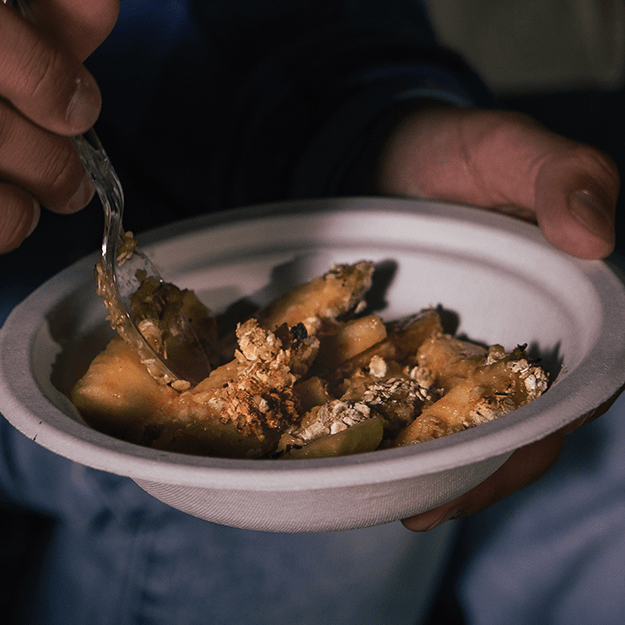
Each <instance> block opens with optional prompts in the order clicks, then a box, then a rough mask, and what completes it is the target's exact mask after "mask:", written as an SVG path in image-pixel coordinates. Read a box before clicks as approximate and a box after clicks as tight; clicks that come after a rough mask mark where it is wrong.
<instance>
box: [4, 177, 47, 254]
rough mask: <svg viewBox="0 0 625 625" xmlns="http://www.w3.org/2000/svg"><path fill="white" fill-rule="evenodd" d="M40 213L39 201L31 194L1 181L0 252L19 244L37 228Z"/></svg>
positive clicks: (9, 249) (7, 250)
mask: <svg viewBox="0 0 625 625" xmlns="http://www.w3.org/2000/svg"><path fill="white" fill-rule="evenodd" d="M39 215H40V209H39V203H38V202H37V201H36V200H35V199H33V197H32V196H31V195H29V194H28V193H26V192H25V191H23V190H22V189H19V188H17V187H15V186H13V185H9V184H5V183H0V254H4V253H5V252H10V251H11V250H13V249H15V248H16V247H18V246H19V245H20V243H22V241H23V240H24V239H25V238H26V237H27V236H28V235H29V234H31V233H32V231H33V230H34V229H35V226H36V225H37V223H38V221H39Z"/></svg>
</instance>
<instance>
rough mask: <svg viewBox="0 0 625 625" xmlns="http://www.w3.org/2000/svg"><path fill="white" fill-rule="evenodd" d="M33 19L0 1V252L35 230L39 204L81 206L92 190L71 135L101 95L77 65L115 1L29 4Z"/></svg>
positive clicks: (103, 28) (93, 112) (89, 121)
mask: <svg viewBox="0 0 625 625" xmlns="http://www.w3.org/2000/svg"><path fill="white" fill-rule="evenodd" d="M31 4H32V6H31V9H32V12H33V18H34V21H35V24H31V23H29V22H27V21H26V20H25V19H23V18H22V17H21V16H20V15H19V13H18V12H17V11H16V10H14V9H13V8H11V7H9V6H7V5H5V4H4V3H0V252H7V251H9V250H11V249H14V248H15V247H17V246H18V245H20V243H21V242H22V241H23V240H24V238H26V237H27V236H28V235H29V234H30V233H31V232H32V230H33V229H34V227H35V226H36V224H37V221H38V219H39V213H40V206H42V205H43V206H45V207H46V208H49V209H51V210H53V211H56V212H60V213H63V212H65V213H67V212H73V211H76V210H79V209H80V208H83V207H84V206H85V205H86V204H87V203H88V202H89V200H90V198H91V197H92V195H93V187H92V185H91V182H90V181H89V179H88V177H87V176H86V175H85V172H84V170H83V168H82V165H81V164H80V161H79V159H78V156H77V155H76V152H75V150H74V149H73V147H72V145H71V142H70V140H69V137H70V136H72V135H76V134H80V133H82V132H84V131H86V130H87V129H89V128H90V127H91V126H92V125H93V123H94V122H95V120H96V119H97V117H98V114H99V110H100V93H99V90H98V87H97V85H96V83H95V80H94V79H93V77H92V76H91V75H90V74H89V72H88V71H87V70H86V69H85V68H84V67H83V65H82V61H83V60H84V58H85V57H86V56H87V55H88V54H89V53H90V52H91V51H92V50H93V49H94V48H95V47H97V45H98V44H99V43H100V42H101V41H102V39H104V37H105V36H106V35H107V34H108V32H109V31H110V29H111V28H112V26H113V24H114V22H115V18H116V15H117V8H118V7H117V0H101V1H100V2H89V3H84V2H80V1H79V0H45V1H44V0H42V1H41V2H37V3H31Z"/></svg>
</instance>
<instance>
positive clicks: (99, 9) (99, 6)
mask: <svg viewBox="0 0 625 625" xmlns="http://www.w3.org/2000/svg"><path fill="white" fill-rule="evenodd" d="M30 11H31V13H32V15H33V19H34V21H35V23H36V24H37V28H38V30H40V31H44V32H46V33H47V34H48V36H49V37H50V39H51V40H53V41H54V42H56V43H57V44H58V45H60V46H61V47H63V48H65V50H67V51H68V52H71V53H72V54H73V55H74V56H75V57H76V58H77V59H79V60H80V61H84V60H85V59H86V58H87V57H88V56H89V55H90V54H91V53H92V52H93V51H94V50H95V49H96V48H97V47H98V46H99V45H100V44H101V43H102V42H103V41H104V39H105V38H106V36H107V35H108V34H109V33H110V32H111V30H112V29H113V26H114V25H115V22H116V20H117V16H118V13H119V0H90V1H89V2H85V0H46V1H45V2H42V1H41V0H40V1H39V2H33V3H31V4H30Z"/></svg>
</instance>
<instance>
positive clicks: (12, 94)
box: [0, 4, 101, 135]
mask: <svg viewBox="0 0 625 625" xmlns="http://www.w3.org/2000/svg"><path fill="white" fill-rule="evenodd" d="M0 96H1V97H2V98H4V99H5V100H8V101H9V102H11V103H12V104H13V106H15V108H16V109H17V110H19V111H20V112H21V113H23V114H24V115H25V116H26V117H28V118H29V119H31V120H32V121H33V122H35V123H36V124H38V125H40V126H42V127H43V128H46V129H48V130H50V131H52V132H55V133H58V134H62V135H76V134H80V133H82V132H85V131H86V130H88V129H89V128H90V127H91V126H92V125H93V124H94V123H95V121H96V119H97V117H98V114H99V112H100V106H101V97H100V91H99V89H98V86H97V84H96V82H95V80H94V79H93V77H92V76H91V74H89V72H88V71H87V70H86V69H85V68H84V67H83V66H82V65H81V63H80V62H79V60H78V59H77V58H75V57H74V56H73V55H72V54H70V53H68V52H64V51H62V50H59V48H58V47H56V46H54V45H52V44H51V43H50V42H49V41H48V40H47V39H45V38H42V37H41V35H40V34H39V33H38V31H37V30H36V29H35V27H34V26H32V25H31V24H28V23H27V22H25V21H24V20H23V19H22V18H21V17H20V16H19V15H17V14H16V13H15V12H14V11H13V10H11V9H9V8H8V7H7V6H5V5H4V4H0Z"/></svg>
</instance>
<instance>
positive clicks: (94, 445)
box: [0, 199, 625, 532]
mask: <svg viewBox="0 0 625 625" xmlns="http://www.w3.org/2000/svg"><path fill="white" fill-rule="evenodd" d="M140 244H141V245H142V247H144V248H145V249H146V250H147V251H148V252H149V254H150V255H151V256H152V258H153V260H154V262H155V264H156V265H157V266H159V267H160V268H161V270H162V273H163V274H164V276H165V277H166V279H168V280H170V281H173V282H175V283H177V284H179V285H180V286H183V287H188V288H192V289H194V290H195V291H196V292H197V293H198V294H199V295H200V297H201V298H202V299H203V300H204V301H205V302H206V303H207V304H208V305H209V306H210V307H211V308H212V309H213V310H215V311H219V310H221V309H224V308H225V307H226V306H227V305H228V304H230V303H231V302H233V301H236V300H238V299H239V298H242V297H245V296H248V297H250V298H251V299H254V300H256V301H257V302H258V303H264V302H265V301H267V300H269V299H272V298H273V297H274V296H275V295H276V294H277V292H279V291H282V290H285V289H287V288H289V287H291V286H293V285H295V284H297V283H299V282H301V281H303V280H305V279H307V278H310V277H312V276H315V275H318V274H320V273H322V272H324V271H326V270H327V269H328V268H329V267H330V265H332V264H333V263H335V262H353V261H358V260H362V259H371V260H374V261H375V262H376V263H379V264H380V266H381V267H382V268H386V270H387V271H386V273H384V272H382V273H383V275H386V276H387V278H389V280H390V284H388V289H387V290H386V291H385V293H384V296H385V299H386V302H387V305H386V307H385V308H384V310H382V312H381V314H382V316H383V317H385V318H387V319H393V318H396V317H399V316H402V315H405V314H409V313H413V312H415V311H417V310H418V309H420V308H423V307H426V306H429V305H433V306H437V305H439V304H440V305H442V306H443V307H444V308H445V309H446V310H449V311H452V312H453V313H456V314H457V316H458V322H459V326H458V332H459V333H462V334H466V335H467V336H468V337H470V338H472V339H475V340H478V341H483V342H485V343H501V344H503V345H504V346H505V347H506V348H507V349H510V348H512V347H514V346H516V345H517V344H518V343H528V344H529V351H530V353H531V354H534V355H536V354H540V355H542V356H543V358H544V364H545V366H546V367H547V368H548V369H550V370H551V372H552V374H555V373H557V372H558V371H559V369H560V366H562V372H561V373H560V375H559V376H558V379H557V381H556V382H555V383H554V384H553V386H552V387H551V388H550V389H549V391H548V392H547V393H546V394H545V395H543V396H542V397H541V398H539V399H538V400H537V401H535V402H533V403H531V404H530V405H528V406H525V407H523V408H521V409H519V410H517V411H515V412H513V413H511V414H509V415H506V416H505V417H502V418H500V419H498V420H496V421H494V422H491V423H488V424H484V425H481V426H479V427H477V428H474V429H472V430H468V431H466V432H461V433H459V434H454V435H452V436H448V437H446V438H443V439H439V440H436V441H431V442H427V443H422V444H419V445H413V446H411V447H405V448H401V449H390V450H385V451H376V452H372V453H367V454H360V455H355V456H348V457H341V458H332V459H321V460H297V461H295V460H294V461H269V460H226V459H214V458H203V457H195V456H188V455H182V454H175V453H170V452H162V451H156V450H152V449H147V448H144V447H140V446H136V445H133V444H130V443H126V442H124V441H120V440H117V439H114V438H111V437H109V436H106V435H104V434H101V433H99V432H97V431H95V430H93V429H91V428H89V427H87V426H86V425H84V424H83V422H82V421H81V418H80V416H79V415H78V414H77V412H76V410H75V409H74V407H73V406H72V405H71V404H70V402H69V401H68V399H67V396H66V394H65V393H66V392H67V390H68V389H69V388H70V387H71V385H72V384H73V382H74V381H75V380H76V379H77V378H78V377H79V376H80V375H81V374H82V373H83V372H84V371H85V370H86V367H87V365H88V363H89V361H90V360H91V358H92V357H93V356H94V355H95V354H96V353H97V351H99V349H101V348H102V347H103V346H104V344H105V343H106V341H107V340H108V338H109V337H110V336H111V332H110V329H109V328H108V326H107V323H106V321H105V319H104V318H105V310H104V307H103V304H102V302H101V301H100V299H99V298H98V297H97V296H96V295H95V285H94V281H93V265H94V263H95V256H93V257H89V258H86V259H84V260H82V261H80V262H78V263H77V264H75V265H73V266H72V267H70V268H68V269H66V270H65V271H63V272H61V273H60V274H59V275H57V276H56V277H55V278H53V279H52V280H50V281H49V282H47V283H46V284H44V285H43V286H42V287H41V288H39V289H38V290H37V291H36V292H35V293H33V294H32V295H31V296H30V297H28V298H27V299H26V300H25V301H24V302H23V303H22V304H20V305H19V306H18V307H17V308H16V309H15V311H14V312H13V313H12V314H11V315H10V317H9V318H8V320H7V321H6V323H5V325H4V327H3V328H2V331H1V334H0V412H2V414H4V416H5V417H6V418H7V419H8V420H9V421H10V422H11V423H12V424H13V425H14V426H15V427H16V428H17V429H19V430H20V431H21V432H22V433H23V434H24V435H26V436H28V437H30V438H31V439H33V440H36V442H37V443H39V444H40V445H43V446H44V447H46V448H48V449H50V450H52V451H54V452H56V453H58V454H61V455H63V456H66V457H67V458H70V459H72V460H74V461H76V462H79V463H81V464H84V465H87V466H90V467H94V468H96V469H102V470H104V471H108V472H111V473H116V474H119V475H124V476H128V477H130V478H132V479H133V480H135V481H136V482H137V483H138V484H139V485H140V486H141V487H142V488H144V489H145V490H146V491H147V492H149V493H151V494H152V495H153V496H155V497H157V498H158V499H161V500H162V501H164V502H166V503H168V504H169V505H171V506H173V507H175V508H179V509H180V510H183V511H185V512H188V513H189V514H193V515H196V516H198V517H201V518H204V519H207V520H210V521H215V522H217V523H223V524H226V525H232V526H236V527H241V528H248V529H254V530H267V531H283V532H316V531H329V530H342V529H350V528H357V527H366V526H369V525H375V524H381V523H386V522H389V521H393V520H397V519H401V518H405V517H407V516H410V515H413V514H416V513H419V512H422V511H425V510H428V509H429V508H432V507H434V506H436V505H438V504H441V503H443V502H445V501H447V500H449V499H452V498H454V497H456V496H458V495H460V494H462V493H463V492H466V491H467V490H469V489H470V488H472V487H473V486H475V485H477V484H478V483H480V482H481V481H482V480H484V479H485V478H486V477H488V476H489V475H490V474H491V473H493V472H494V471H495V470H496V469H497V468H498V467H499V466H500V465H501V464H502V463H503V462H504V461H505V460H506V459H507V458H508V457H509V455H510V454H511V453H512V451H513V450H515V449H517V448H518V447H520V446H522V445H526V444H528V443H531V442H533V441H536V440H539V439H541V438H543V437H545V436H547V435H548V434H550V433H551V432H554V431H555V430H557V429H559V428H561V427H562V426H564V425H565V424H567V423H569V422H570V421H572V420H574V419H575V418H577V417H579V416H580V415H582V414H584V413H586V412H588V411H590V410H592V409H594V408H595V407H596V406H598V405H599V404H601V403H602V402H603V401H605V400H607V399H608V398H609V397H610V396H612V394H613V393H615V392H616V391H617V389H619V388H620V387H621V386H622V385H623V383H624V381H625V293H624V288H623V283H622V281H621V279H620V278H619V277H618V276H617V274H616V273H615V272H614V271H613V270H612V269H611V268H610V267H609V266H608V265H607V264H605V263H602V262H598V261H580V260H576V259H574V258H571V257H569V256H567V255H565V254H562V253H560V252H558V251H556V250H554V249H553V248H552V247H550V246H549V245H548V244H547V243H546V242H545V241H544V239H543V237H542V235H541V234H540V232H539V231H538V229H536V228H534V227H532V226H530V225H527V224H525V223H521V222H519V221H516V220H513V219H511V218H508V217H505V216H500V215H495V214H492V213H488V212H485V211H480V210H476V209H471V208H464V207H457V206H450V205H445V204H439V203H432V202H419V201H410V200H390V199H338V200H331V201H311V202H299V203H291V204H283V205H276V206H265V207H257V208H253V209H249V210H243V211H233V212H229V213H224V214H218V215H212V216H207V217H204V218H199V219H195V220H192V221H188V222H183V223H179V224H176V225H174V226H171V227H169V228H167V229H160V230H158V231H155V232H153V233H151V234H149V235H146V236H143V237H141V240H140Z"/></svg>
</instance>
